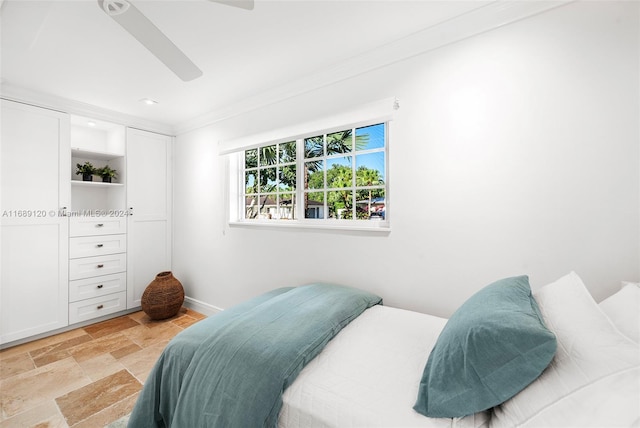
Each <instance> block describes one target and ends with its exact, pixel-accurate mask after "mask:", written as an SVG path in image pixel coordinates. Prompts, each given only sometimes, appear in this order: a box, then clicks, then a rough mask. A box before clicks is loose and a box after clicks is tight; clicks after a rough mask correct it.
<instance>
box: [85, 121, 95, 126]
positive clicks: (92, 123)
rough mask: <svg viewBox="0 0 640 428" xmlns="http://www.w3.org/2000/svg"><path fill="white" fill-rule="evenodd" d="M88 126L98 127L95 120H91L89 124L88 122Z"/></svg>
mask: <svg viewBox="0 0 640 428" xmlns="http://www.w3.org/2000/svg"><path fill="white" fill-rule="evenodd" d="M87 125H89V126H96V123H95V122H94V121H93V120H90V121H89V122H87Z"/></svg>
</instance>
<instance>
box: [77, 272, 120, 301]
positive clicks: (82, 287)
mask: <svg viewBox="0 0 640 428" xmlns="http://www.w3.org/2000/svg"><path fill="white" fill-rule="evenodd" d="M126 290H127V275H126V273H124V272H122V273H116V274H113V275H103V276H96V277H93V278H85V279H76V280H75V281H69V302H77V301H79V300H84V299H89V298H92V297H99V296H105V295H107V294H112V293H119V292H120V291H126Z"/></svg>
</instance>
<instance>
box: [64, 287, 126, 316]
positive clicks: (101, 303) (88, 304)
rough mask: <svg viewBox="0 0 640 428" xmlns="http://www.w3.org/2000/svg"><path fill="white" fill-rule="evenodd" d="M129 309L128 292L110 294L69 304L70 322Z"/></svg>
mask: <svg viewBox="0 0 640 428" xmlns="http://www.w3.org/2000/svg"><path fill="white" fill-rule="evenodd" d="M125 309H127V292H126V291H122V292H120V293H114V294H109V295H107V296H101V297H95V298H93V299H87V300H81V301H79V302H73V303H70V304H69V324H75V323H77V322H81V321H86V320H90V319H92V318H97V317H101V316H103V315H109V314H112V313H114V312H119V311H123V310H125Z"/></svg>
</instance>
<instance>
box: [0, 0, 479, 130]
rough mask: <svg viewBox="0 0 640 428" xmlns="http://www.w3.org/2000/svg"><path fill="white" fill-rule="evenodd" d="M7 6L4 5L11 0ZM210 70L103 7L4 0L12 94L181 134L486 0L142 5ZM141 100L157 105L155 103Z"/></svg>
mask: <svg viewBox="0 0 640 428" xmlns="http://www.w3.org/2000/svg"><path fill="white" fill-rule="evenodd" d="M0 1H1V0H0ZM134 2H135V5H136V7H137V8H138V9H139V10H140V11H141V12H142V13H144V14H145V15H146V16H147V17H148V18H149V19H150V20H151V21H152V22H154V23H155V25H156V26H157V27H159V28H160V29H161V30H162V31H163V32H164V34H165V35H166V36H168V37H169V38H170V39H171V40H172V41H173V42H174V43H175V44H176V45H177V46H178V47H179V48H180V49H181V50H182V51H183V52H185V53H186V55H187V56H188V57H189V58H190V59H191V60H192V61H193V62H194V63H195V64H196V65H197V66H198V67H199V68H200V69H201V70H202V71H203V72H204V74H203V76H202V77H200V78H198V79H196V80H193V81H190V82H183V81H182V80H180V79H179V78H178V77H176V76H175V75H174V74H173V73H172V72H171V71H170V70H169V69H167V68H166V67H165V66H164V64H162V63H161V62H160V61H159V60H157V59H156V58H155V57H154V56H153V55H151V54H150V53H149V52H148V51H147V50H146V49H145V48H144V47H143V46H142V45H141V44H140V43H139V42H138V41H137V40H135V39H134V38H133V37H132V36H131V35H130V34H129V33H127V32H126V31H125V30H124V29H123V28H121V27H120V26H119V25H118V24H117V23H116V22H115V21H113V20H112V19H111V18H110V17H108V16H107V15H106V14H105V13H104V12H103V11H102V10H101V9H100V8H99V7H98V3H97V1H96V0H75V1H59V0H49V1H31V0H5V1H4V2H3V3H2V12H1V13H2V39H1V42H2V50H1V54H2V56H1V73H2V74H1V76H2V82H3V85H4V86H5V87H6V86H14V87H19V88H27V89H29V90H32V91H36V92H38V93H45V94H50V95H54V96H57V97H62V98H65V99H70V100H74V101H78V102H82V103H86V104H90V105H95V106H98V107H101V108H104V109H108V110H113V111H117V112H121V113H124V114H127V115H131V116H135V117H140V118H144V119H147V120H151V121H154V122H159V123H164V124H166V125H169V126H172V127H175V126H178V125H179V124H181V123H184V122H185V121H188V120H191V119H193V118H195V117H198V116H202V115H205V114H207V113H209V112H214V111H221V110H223V109H225V108H228V107H229V106H232V105H234V104H237V103H241V102H242V101H243V100H247V99H250V98H251V97H255V96H256V94H261V93H265V92H270V93H273V92H274V91H277V89H278V88H280V87H285V86H287V85H290V84H291V82H296V81H299V80H301V79H305V78H309V76H313V75H314V74H317V73H321V72H322V71H323V70H326V69H330V68H332V67H333V68H335V67H339V66H340V64H341V63H345V64H346V63H348V61H350V60H351V59H352V58H354V57H357V56H359V55H363V54H368V55H371V53H372V52H375V50H376V49H377V48H380V47H384V46H389V44H390V43H392V42H395V41H398V40H401V39H403V38H405V37H409V36H411V35H412V34H415V33H416V32H419V31H420V30H423V29H425V28H428V27H432V26H434V25H435V24H438V23H440V22H443V21H446V20H448V19H450V18H452V17H454V16H458V15H461V14H463V13H465V12H467V11H470V10H473V9H477V8H479V7H481V6H482V5H484V4H486V3H488V2H486V1H478V0H476V1H460V0H448V1H432V0H422V1H419V0H413V1H403V0H379V1H375V0H366V1H365V0H338V1H332V0H290V1H274V0H256V1H255V8H254V10H252V11H247V10H243V9H239V8H235V7H230V6H226V5H222V4H218V3H213V2H211V1H208V0H174V1H170V0H137V1H136V0H134ZM142 98H151V99H154V100H156V101H158V104H157V105H154V106H147V105H144V104H142V103H141V102H139V100H140V99H142Z"/></svg>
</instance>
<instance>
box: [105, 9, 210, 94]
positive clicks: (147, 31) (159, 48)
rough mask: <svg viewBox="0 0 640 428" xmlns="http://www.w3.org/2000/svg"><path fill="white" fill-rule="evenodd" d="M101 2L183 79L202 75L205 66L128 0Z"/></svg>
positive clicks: (125, 27)
mask: <svg viewBox="0 0 640 428" xmlns="http://www.w3.org/2000/svg"><path fill="white" fill-rule="evenodd" d="M98 4H99V5H100V8H101V9H102V10H103V11H104V12H105V13H106V14H107V15H109V16H110V17H111V18H113V20H114V21H116V22H117V23H118V24H120V26H122V28H124V29H125V30H127V31H128V32H129V34H131V35H132V36H133V37H135V38H136V39H137V40H138V41H139V42H140V43H141V44H142V45H143V46H144V47H145V48H147V49H148V50H149V51H150V52H151V53H152V54H153V55H155V56H156V58H158V59H159V60H160V61H162V63H163V64H164V65H166V66H167V67H168V68H169V69H170V70H171V71H173V72H174V73H175V74H176V75H177V76H178V77H179V78H180V79H182V80H184V81H185V82H188V81H190V80H193V79H196V78H198V77H200V76H202V70H200V69H199V68H198V67H197V66H196V65H195V64H194V63H193V62H192V61H191V60H190V59H189V58H188V57H187V56H186V55H185V54H184V53H183V52H182V51H181V50H180V49H179V48H178V47H177V46H176V45H175V44H173V42H172V41H171V40H169V38H168V37H167V36H165V35H164V34H163V33H162V31H160V30H159V29H158V27H156V26H155V25H154V24H153V22H151V21H149V19H148V18H147V17H146V16H144V15H143V14H142V12H140V11H139V10H138V9H137V8H136V7H135V6H134V5H133V4H131V3H130V2H128V1H126V0H98Z"/></svg>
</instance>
